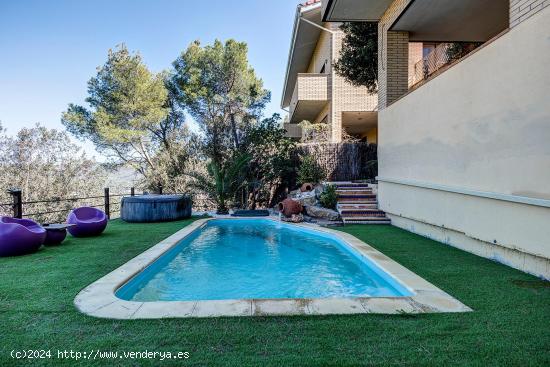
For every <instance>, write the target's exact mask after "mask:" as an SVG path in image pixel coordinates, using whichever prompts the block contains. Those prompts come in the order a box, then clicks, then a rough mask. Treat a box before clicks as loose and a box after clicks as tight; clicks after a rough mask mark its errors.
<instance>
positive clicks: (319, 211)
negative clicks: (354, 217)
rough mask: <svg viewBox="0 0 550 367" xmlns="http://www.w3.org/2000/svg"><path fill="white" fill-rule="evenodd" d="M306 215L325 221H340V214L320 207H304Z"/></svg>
mask: <svg viewBox="0 0 550 367" xmlns="http://www.w3.org/2000/svg"><path fill="white" fill-rule="evenodd" d="M306 213H307V215H309V216H311V217H315V218H322V219H326V220H339V219H340V214H339V213H338V212H337V211H335V210H332V209H327V208H323V207H320V206H306Z"/></svg>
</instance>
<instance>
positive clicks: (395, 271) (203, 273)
mask: <svg viewBox="0 0 550 367" xmlns="http://www.w3.org/2000/svg"><path fill="white" fill-rule="evenodd" d="M154 225H155V224H151V226H154ZM106 261H109V259H106ZM74 304H75V306H76V308H77V309H78V310H79V311H80V312H83V313H85V314H87V315H90V316H94V317H102V318H110V319H125V320H127V319H158V318H180V317H218V316H283V315H284V316H286V315H333V314H362V313H383V314H402V313H431V312H468V311H471V309H470V308H469V307H468V306H466V305H464V304H462V303H461V302H460V301H459V300H457V299H455V298H453V297H452V296H450V295H449V294H447V293H445V291H443V290H441V289H439V288H437V287H436V286H435V285H433V284H431V283H430V282H428V281H426V280H425V279H423V278H421V277H419V276H418V275H417V274H415V273H413V272H412V271H410V270H408V269H407V268H405V267H404V266H402V265H400V264H398V263H397V262H395V261H393V260H392V259H390V258H389V257H387V256H385V255H384V254H382V253H381V252H379V251H378V250H376V249H375V248H374V247H372V246H370V245H368V244H367V243H365V242H363V241H361V240H359V239H358V238H356V237H354V236H352V235H350V234H348V233H345V232H342V231H337V230H334V229H330V228H323V227H319V226H317V225H315V224H310V223H299V224H286V223H281V222H280V221H278V220H276V219H274V218H269V219H268V218H266V219H257V218H254V219H252V218H248V219H242V218H241V219H229V218H227V219H213V218H204V219H196V220H194V221H193V222H192V223H189V224H187V223H186V224H185V225H184V226H183V227H182V228H181V229H180V230H178V231H177V232H176V233H174V234H172V235H171V236H169V237H167V238H165V239H163V240H162V241H160V242H159V243H157V244H156V245H154V246H152V247H150V248H149V249H147V250H146V251H144V252H143V253H141V254H139V255H138V256H136V257H134V258H133V259H131V260H129V261H128V262H126V263H125V264H124V265H122V266H120V267H118V268H117V269H115V270H113V271H111V272H110V273H109V274H106V275H104V276H103V277H101V278H99V279H98V280H96V281H95V282H93V283H92V284H90V285H88V286H87V287H85V288H84V289H82V290H81V291H80V292H79V293H78V295H76V297H75V299H74Z"/></svg>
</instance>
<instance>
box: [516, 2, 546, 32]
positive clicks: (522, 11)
mask: <svg viewBox="0 0 550 367" xmlns="http://www.w3.org/2000/svg"><path fill="white" fill-rule="evenodd" d="M548 5H550V0H510V28H512V27H515V26H517V25H518V24H519V23H521V22H523V21H524V20H526V19H528V18H530V17H531V16H533V15H534V14H536V13H538V12H539V11H541V10H542V9H544V8H545V7H547V6H548Z"/></svg>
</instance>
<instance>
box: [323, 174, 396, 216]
mask: <svg viewBox="0 0 550 367" xmlns="http://www.w3.org/2000/svg"><path fill="white" fill-rule="evenodd" d="M332 184H333V185H335V186H336V193H337V194H338V204H337V205H336V210H338V213H340V216H341V217H342V221H343V222H344V224H390V223H391V221H390V219H389V218H388V217H386V213H385V212H383V211H382V210H379V209H378V201H377V199H376V194H375V193H373V191H372V188H371V187H369V185H368V184H366V183H353V182H332Z"/></svg>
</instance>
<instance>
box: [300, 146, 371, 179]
mask: <svg viewBox="0 0 550 367" xmlns="http://www.w3.org/2000/svg"><path fill="white" fill-rule="evenodd" d="M297 153H298V154H297V156H296V158H295V159H296V164H297V165H298V164H299V159H300V157H299V156H300V155H304V154H309V155H311V156H313V157H314V158H315V159H316V160H317V163H318V164H319V166H321V168H322V169H323V170H324V171H325V173H326V175H327V179H328V180H330V181H354V180H371V179H374V178H375V177H376V175H377V174H378V172H377V165H376V160H377V146H376V144H368V143H311V144H300V145H299V146H298V148H297Z"/></svg>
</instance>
